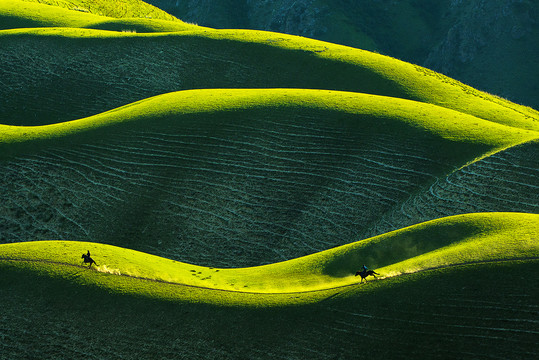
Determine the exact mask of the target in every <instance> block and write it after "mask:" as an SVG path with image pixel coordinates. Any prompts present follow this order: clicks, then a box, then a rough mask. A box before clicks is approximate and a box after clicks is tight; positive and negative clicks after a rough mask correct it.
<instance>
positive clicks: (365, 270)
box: [356, 265, 380, 284]
mask: <svg viewBox="0 0 539 360" xmlns="http://www.w3.org/2000/svg"><path fill="white" fill-rule="evenodd" d="M358 275H359V276H361V281H360V282H359V283H360V284H361V283H362V282H363V280H365V282H367V276H374V278H376V275H380V274H378V273H377V272H375V271H374V270H369V269H368V268H367V267H366V266H365V265H363V269H362V270H358V271H357V272H356V276H358Z"/></svg>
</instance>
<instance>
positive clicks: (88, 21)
mask: <svg viewBox="0 0 539 360" xmlns="http://www.w3.org/2000/svg"><path fill="white" fill-rule="evenodd" d="M29 27H72V28H94V29H101V30H114V31H130V32H168V31H183V30H188V29H190V30H192V29H194V28H198V27H196V26H195V25H189V24H186V23H184V22H182V21H179V20H177V19H166V20H165V19H160V18H159V19H148V18H138V17H130V18H124V17H122V18H115V17H110V16H101V15H96V14H93V13H90V12H81V11H73V10H69V8H65V7H58V6H51V5H44V4H41V3H37V2H28V1H25V0H2V1H0V29H11V28H29Z"/></svg>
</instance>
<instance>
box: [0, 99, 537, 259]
mask: <svg viewBox="0 0 539 360" xmlns="http://www.w3.org/2000/svg"><path fill="white" fill-rule="evenodd" d="M432 118H436V119H437V121H436V122H432V120H431V119H432ZM3 132H4V134H5V135H4V136H3V137H2V138H0V139H1V140H2V143H1V145H2V147H1V149H2V151H3V153H4V154H9V153H10V152H11V153H12V156H13V159H12V158H10V157H8V158H7V159H5V161H4V162H3V163H2V171H1V174H2V177H3V179H2V182H3V183H5V184H6V187H5V191H4V192H3V194H2V202H3V204H4V205H3V208H4V216H2V217H0V221H1V222H2V224H3V225H2V226H3V227H4V228H5V229H6V231H5V232H4V233H3V234H2V235H1V236H2V242H10V241H24V240H25V239H29V238H30V239H31V238H38V239H39V238H41V239H79V240H86V241H98V242H104V243H109V244H115V245H119V246H123V247H130V248H134V249H137V250H142V251H146V252H150V253H153V254H158V255H161V256H167V257H171V258H174V259H181V260H183V261H188V262H193V263H197V264H207V265H215V266H252V265H257V264H261V263H271V262H275V261H280V260H285V259H290V258H293V257H298V256H302V255H306V254H309V253H313V252H316V251H320V250H324V249H328V248H330V247H333V246H336V245H342V244H345V243H348V242H350V241H355V240H359V239H361V238H362V237H364V236H365V235H366V234H367V233H368V229H369V228H371V227H373V226H374V224H377V223H379V221H380V219H383V215H384V214H386V213H389V212H391V211H393V210H394V209H403V205H404V204H406V203H407V202H408V201H409V199H410V198H415V197H418V196H428V195H429V193H430V192H429V188H430V187H431V186H435V185H436V184H438V182H439V179H444V178H445V177H446V176H448V174H451V172H452V171H453V170H454V169H456V168H458V167H461V166H463V165H465V164H467V163H469V162H471V161H473V160H474V159H476V158H480V157H483V156H486V155H488V154H490V153H491V152H493V151H498V150H500V149H503V148H506V147H508V146H513V145H517V144H519V143H521V142H524V141H528V140H531V139H534V138H537V136H538V135H537V134H538V133H537V132H532V131H528V132H524V131H522V130H519V129H516V128H513V127H508V126H502V125H499V124H496V123H492V122H488V121H484V120H480V119H478V118H475V117H472V116H469V115H465V114H462V113H459V112H456V111H452V110H447V109H444V108H441V107H438V106H434V105H429V104H422V103H418V102H414V101H407V100H401V99H394V98H388V97H380V96H372V95H365V94H354V93H347V92H330V91H313V90H286V89H282V90H241V89H236V90H232V89H230V90H200V91H184V92H179V93H173V94H167V95H161V96H158V97H155V98H152V99H148V100H145V101H140V102H138V103H136V104H133V105H128V106H125V107H123V108H120V109H116V110H113V111H110V112H107V113H103V114H100V115H97V116H94V117H90V118H87V119H81V120H78V121H74V122H72V123H65V124H56V125H49V126H42V127H35V128H24V127H22V128H5V129H3ZM529 146H530V151H532V152H533V151H535V150H534V149H535V147H533V146H532V145H529ZM34 147H35V148H36V149H35V150H33V151H32V149H33V148H34ZM528 157H529V154H524V156H523V158H522V159H517V161H523V160H524V159H526V158H528ZM533 159H536V158H532V157H530V158H529V160H528V162H529V164H530V165H531V166H529V168H530V169H529V170H528V171H529V172H530V176H529V178H527V179H523V180H522V181H524V182H526V181H527V182H528V183H527V186H526V184H524V185H525V186H523V187H522V188H521V190H522V191H521V192H518V195H516V194H515V195H514V196H513V199H515V200H517V198H518V196H525V197H526V198H528V199H529V200H530V201H532V204H530V203H529V202H523V201H520V202H519V201H517V202H516V203H515V204H512V206H511V207H510V208H506V209H507V210H511V211H530V210H531V211H536V210H537V208H536V205H537V204H535V205H534V204H533V200H531V199H530V198H529V197H530V196H531V197H534V196H535V195H534V194H535V189H536V180H535V179H536V177H534V175H535V174H536V173H537V167H533V164H536V163H537V160H533ZM510 170H511V169H510ZM450 176H453V175H450ZM511 179H513V181H514V178H512V177H511V176H510V175H508V181H511ZM458 185H460V186H467V184H466V179H464V181H463V182H462V184H460V183H458ZM477 187H478V189H477V190H476V191H482V189H484V191H485V192H486V195H487V196H486V197H484V198H482V199H483V201H482V202H481V203H477V202H476V205H477V206H479V204H482V208H481V211H496V210H497V209H498V208H499V206H500V200H499V198H498V196H496V195H495V194H492V193H490V194H489V193H488V189H489V188H487V187H484V185H483V184H481V183H479V184H478V185H477ZM433 200H438V199H437V198H436V199H433ZM454 201H461V200H460V198H459V197H458V196H452V197H450V198H449V199H447V201H445V202H444V204H443V206H442V205H441V204H436V205H435V206H434V208H435V209H436V211H435V212H434V213H431V214H429V215H423V216H409V215H408V214H407V211H405V210H404V209H403V211H404V213H398V215H397V216H398V225H399V226H401V227H403V226H408V225H412V224H416V223H418V222H420V221H425V220H430V219H434V218H438V217H443V216H448V215H453V214H457V213H464V212H469V211H466V210H469V209H466V208H465V207H464V208H461V209H458V210H455V209H454V208H452V207H451V205H452V203H453V202H454ZM434 203H435V202H433V204H434ZM427 204H428V202H427ZM444 206H445V207H444ZM392 221H394V222H396V220H392ZM395 228H396V227H395V226H393V227H391V228H384V229H383V230H384V231H382V232H385V231H389V230H394V229H395ZM382 232H376V233H374V234H380V233H382ZM370 234H373V233H370Z"/></svg>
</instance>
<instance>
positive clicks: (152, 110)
mask: <svg viewBox="0 0 539 360" xmlns="http://www.w3.org/2000/svg"><path fill="white" fill-rule="evenodd" d="M272 109H275V110H276V109H280V110H281V111H283V113H284V114H286V116H287V117H290V118H293V117H295V116H296V115H300V114H302V113H307V112H309V111H318V112H324V113H326V114H327V115H326V117H327V118H326V121H327V122H328V123H330V124H331V123H334V124H339V125H340V124H342V123H343V122H344V123H345V124H346V126H349V127H350V129H351V130H352V129H353V131H359V129H362V130H361V131H368V132H384V133H395V132H397V131H399V130H400V129H404V131H405V132H406V133H409V136H419V137H434V138H438V139H439V143H438V144H437V147H438V149H437V150H436V151H438V152H439V153H440V156H441V157H444V156H445V157H447V158H453V161H454V163H455V164H456V165H457V164H459V163H460V164H461V165H462V163H463V162H464V163H466V162H469V161H471V160H473V159H475V158H476V157H480V156H484V155H485V154H488V153H491V152H493V151H497V150H500V149H503V148H506V147H509V146H514V145H517V144H519V143H523V142H526V141H530V140H533V139H537V137H538V133H537V132H535V131H529V130H523V129H518V128H515V127H512V126H505V125H500V124H497V123H494V122H490V121H485V120H482V119H479V118H476V117H474V116H470V115H467V114H463V113H460V112H457V111H454V110H449V109H446V108H442V107H439V106H436V105H431V104H425V103H421V102H416V101H410V100H403V99H398V98H389V97H383V96H375V95H366V94H358V93H349V92H337V91H325V90H297V89H296V90H294V89H250V90H249V89H244V90H240V89H236V90H233V89H230V90H191V91H182V92H176V93H170V94H165V95H159V96H156V97H153V98H149V99H145V100H141V101H139V102H136V103H133V104H130V105H126V106H124V107H121V108H118V109H114V110H111V111H108V112H105V113H102V114H99V115H95V116H91V117H88V118H84V119H79V120H74V121H70V122H63V123H57V124H51V125H43V126H33V127H28V126H24V127H20V126H9V125H0V130H1V131H0V146H2V149H3V151H2V154H4V155H6V154H10V153H11V152H13V151H14V152H16V151H17V149H27V148H31V147H32V145H34V144H36V145H39V144H43V145H45V144H46V145H50V144H49V143H47V142H46V141H53V140H62V139H67V141H72V140H71V137H72V136H76V135H83V136H84V137H85V138H86V139H87V137H92V136H103V135H102V134H103V132H109V131H110V130H109V129H110V128H111V127H113V128H117V127H118V126H122V127H123V128H122V130H127V129H130V128H140V127H143V128H144V127H148V126H150V125H151V126H157V127H173V128H177V129H178V131H179V129H181V128H182V126H184V123H183V121H185V120H187V119H192V118H193V117H195V119H196V118H198V120H195V121H199V122H200V123H201V125H202V124H204V125H208V124H205V122H207V121H209V120H208V119H207V116H208V115H216V114H217V115H218V116H217V118H218V119H219V120H218V121H224V119H226V121H234V119H235V116H234V113H237V114H238V115H237V116H239V114H242V113H245V112H247V113H248V112H256V111H258V112H266V113H267V112H271V111H272ZM214 121H215V120H214ZM109 136H110V135H109Z"/></svg>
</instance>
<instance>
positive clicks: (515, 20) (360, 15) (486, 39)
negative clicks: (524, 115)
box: [147, 0, 539, 109]
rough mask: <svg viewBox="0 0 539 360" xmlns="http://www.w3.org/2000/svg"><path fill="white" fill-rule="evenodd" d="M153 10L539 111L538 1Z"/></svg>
mask: <svg viewBox="0 0 539 360" xmlns="http://www.w3.org/2000/svg"><path fill="white" fill-rule="evenodd" d="M147 2H149V3H151V4H153V5H155V6H157V7H159V8H161V9H163V10H165V11H167V12H169V13H170V14H173V15H175V16H176V17H178V18H180V19H182V20H184V21H187V22H194V23H197V24H198V25H202V26H209V27H215V28H249V29H257V30H269V31H277V32H283V33H288V34H293V35H301V36H306V37H311V38H315V39H319V40H324V41H330V42H333V43H338V44H342V45H349V46H353V47H357V48H361V49H366V50H371V51H378V52H380V53H383V54H386V55H390V56H393V57H396V58H399V59H402V60H405V61H408V62H412V63H415V64H419V65H422V66H426V67H428V68H431V69H433V70H436V71H438V72H441V73H443V74H445V75H448V76H450V77H452V78H455V79H458V80H460V81H462V82H464V83H467V84H469V85H471V86H473V87H476V88H478V89H481V90H484V91H488V92H491V93H493V94H496V95H499V96H502V97H506V98H508V99H509V100H511V101H514V102H517V103H521V104H524V105H528V106H531V107H533V108H535V109H538V108H539V82H538V81H537V79H539V67H538V66H537V61H538V60H539V22H538V20H537V19H539V6H538V2H537V1H529V0H523V1H516V0H489V1H485V0H469V1H462V0H439V1H431V0H403V1H390V0H378V1H371V0H337V1H329V0H317V1H315V0H294V1H292V0H276V1H267V0H240V1H238V0H234V1H232V0H197V1H193V0H185V1H179V0H148V1H147ZM530 79H535V80H532V81H530Z"/></svg>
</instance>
